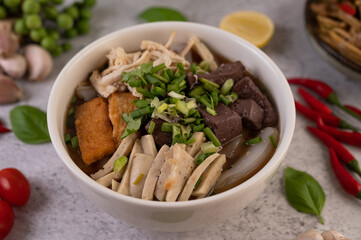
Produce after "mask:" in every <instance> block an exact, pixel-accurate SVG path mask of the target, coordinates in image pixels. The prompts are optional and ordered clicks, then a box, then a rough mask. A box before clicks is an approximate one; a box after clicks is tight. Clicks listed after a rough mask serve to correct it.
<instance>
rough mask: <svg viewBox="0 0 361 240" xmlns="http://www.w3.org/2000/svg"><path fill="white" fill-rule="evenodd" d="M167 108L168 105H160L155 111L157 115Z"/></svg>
mask: <svg viewBox="0 0 361 240" xmlns="http://www.w3.org/2000/svg"><path fill="white" fill-rule="evenodd" d="M167 108H168V104H166V103H163V104H162V105H160V106H159V107H158V108H157V111H158V112H159V113H162V112H164V111H165V110H166V109H167Z"/></svg>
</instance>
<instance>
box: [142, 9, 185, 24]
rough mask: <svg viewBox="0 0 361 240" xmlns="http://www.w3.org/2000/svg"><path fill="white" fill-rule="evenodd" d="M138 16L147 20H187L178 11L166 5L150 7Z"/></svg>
mask: <svg viewBox="0 0 361 240" xmlns="http://www.w3.org/2000/svg"><path fill="white" fill-rule="evenodd" d="M139 18H141V19H143V20H145V21H147V22H159V21H187V19H186V17H184V15H183V14H182V13H180V12H179V11H177V10H175V9H172V8H166V7H151V8H148V9H146V10H145V11H143V12H142V13H141V14H139Z"/></svg>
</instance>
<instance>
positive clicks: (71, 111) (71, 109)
mask: <svg viewBox="0 0 361 240" xmlns="http://www.w3.org/2000/svg"><path fill="white" fill-rule="evenodd" d="M74 112H75V109H74V108H73V107H72V108H70V109H69V112H68V115H69V116H70V115H72V114H73V113H74Z"/></svg>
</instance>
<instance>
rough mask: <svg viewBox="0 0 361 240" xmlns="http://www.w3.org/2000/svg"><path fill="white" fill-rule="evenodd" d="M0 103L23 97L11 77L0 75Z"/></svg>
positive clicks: (14, 100)
mask: <svg viewBox="0 0 361 240" xmlns="http://www.w3.org/2000/svg"><path fill="white" fill-rule="evenodd" d="M0 86H1V87H0V104H6V103H12V102H16V101H18V100H20V99H22V98H23V93H22V91H21V90H20V89H19V87H18V86H17V85H16V83H15V82H14V80H12V79H11V78H9V77H7V76H4V75H0Z"/></svg>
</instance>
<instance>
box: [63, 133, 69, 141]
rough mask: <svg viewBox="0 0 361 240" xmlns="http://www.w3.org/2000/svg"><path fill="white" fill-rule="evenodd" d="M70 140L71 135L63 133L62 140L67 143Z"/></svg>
mask: <svg viewBox="0 0 361 240" xmlns="http://www.w3.org/2000/svg"><path fill="white" fill-rule="evenodd" d="M70 140H71V135H70V134H69V133H65V134H64V141H65V142H66V143H67V142H69V141H70Z"/></svg>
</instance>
